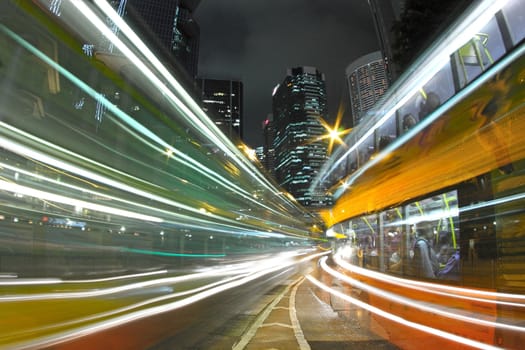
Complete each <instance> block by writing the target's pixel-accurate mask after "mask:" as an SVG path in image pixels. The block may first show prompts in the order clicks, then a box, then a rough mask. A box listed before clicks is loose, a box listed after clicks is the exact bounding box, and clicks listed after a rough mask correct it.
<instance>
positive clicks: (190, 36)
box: [113, 0, 200, 79]
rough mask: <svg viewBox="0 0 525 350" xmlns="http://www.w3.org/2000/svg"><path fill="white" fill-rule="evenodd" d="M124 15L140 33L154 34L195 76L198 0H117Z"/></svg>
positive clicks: (198, 30) (197, 52)
mask: <svg viewBox="0 0 525 350" xmlns="http://www.w3.org/2000/svg"><path fill="white" fill-rule="evenodd" d="M113 2H118V1H113ZM120 2H121V3H122V2H127V5H126V6H125V7H126V9H125V14H124V18H125V19H126V21H127V22H130V23H132V24H133V25H134V26H135V27H136V28H134V29H136V30H139V31H140V32H141V33H142V34H144V35H148V36H149V37H154V38H156V39H157V40H158V43H159V44H160V46H162V47H163V48H165V49H166V50H167V51H168V52H169V53H171V54H172V55H173V56H175V58H176V59H177V61H178V62H179V64H181V65H182V66H183V67H184V68H185V70H186V72H187V73H188V74H189V76H190V78H193V79H195V78H196V77H197V64H198V59H199V35H200V28H199V25H198V24H197V22H196V21H195V20H194V19H193V12H194V11H195V9H196V8H197V6H198V5H199V3H200V0H170V1H166V0H120Z"/></svg>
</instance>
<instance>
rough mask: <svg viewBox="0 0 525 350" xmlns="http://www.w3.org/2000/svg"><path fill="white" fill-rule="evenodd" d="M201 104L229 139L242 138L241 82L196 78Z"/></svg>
mask: <svg viewBox="0 0 525 350" xmlns="http://www.w3.org/2000/svg"><path fill="white" fill-rule="evenodd" d="M197 85H198V87H199V90H200V93H201V106H202V109H203V110H204V111H205V112H206V114H208V116H209V117H210V118H211V119H212V120H213V121H214V122H215V125H217V126H218V127H219V129H221V130H222V131H223V132H224V133H225V134H226V135H227V136H228V137H229V138H230V139H231V140H233V141H235V140H236V139H241V140H242V138H243V133H242V119H243V116H242V114H243V84H242V82H241V81H236V80H218V79H206V78H198V79H197Z"/></svg>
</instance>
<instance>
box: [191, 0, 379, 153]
mask: <svg viewBox="0 0 525 350" xmlns="http://www.w3.org/2000/svg"><path fill="white" fill-rule="evenodd" d="M194 17H195V19H196V21H197V22H198V23H199V25H200V28H201V34H200V35H201V36H200V53H199V76H201V77H207V78H215V79H234V80H242V82H243V84H244V127H243V129H244V141H245V142H246V143H247V144H248V145H250V146H251V147H257V146H261V145H262V126H261V125H262V122H263V120H264V119H266V116H267V115H268V113H271V111H272V98H271V94H272V90H273V88H274V87H275V86H276V85H277V84H278V83H281V82H282V81H283V80H284V78H285V76H286V69H287V68H291V67H297V66H314V67H316V68H317V69H319V70H320V71H321V72H322V73H324V74H325V76H326V84H327V97H328V112H329V118H328V119H329V121H333V120H334V118H335V115H336V113H337V110H338V106H339V104H340V102H341V101H344V104H345V105H347V104H348V102H347V100H348V97H347V96H348V93H347V92H346V89H345V87H344V86H345V81H344V80H345V78H344V76H345V75H344V74H345V68H346V66H347V65H348V64H349V63H351V62H352V61H353V60H355V59H356V58H358V57H360V56H362V55H364V54H367V53H369V52H372V51H375V50H377V49H378V43H377V38H376V35H375V31H374V28H373V23H372V17H371V14H370V9H369V7H368V3H367V1H366V0H202V1H201V3H200V5H199V7H198V8H197V10H196V12H195V14H194ZM344 116H345V118H350V112H349V109H348V108H346V111H345V114H344ZM343 123H345V122H344V121H343ZM345 124H346V125H348V122H346V123H345Z"/></svg>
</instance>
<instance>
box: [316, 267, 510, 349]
mask: <svg viewBox="0 0 525 350" xmlns="http://www.w3.org/2000/svg"><path fill="white" fill-rule="evenodd" d="M306 278H307V279H308V280H309V281H310V282H312V283H313V284H314V285H316V286H317V287H319V288H321V289H322V290H324V291H327V292H329V293H331V294H332V295H334V296H336V297H338V298H340V299H342V300H345V301H347V302H349V303H352V304H354V305H356V306H359V307H360V308H363V309H365V310H367V311H370V312H372V313H373V314H375V315H378V316H381V317H383V318H386V319H388V320H391V321H394V322H397V323H399V324H402V325H404V326H407V327H410V328H413V329H417V330H419V331H422V332H425V333H428V334H432V335H435V336H438V337H440V338H443V339H446V340H450V341H454V342H456V343H459V344H463V345H467V346H471V347H473V348H476V349H484V350H496V349H498V350H500V349H501V348H499V347H497V346H493V345H488V344H484V343H481V342H478V341H475V340H471V339H468V338H465V337H461V336H458V335H456V334H453V333H449V332H444V331H442V330H439V329H436V328H432V327H428V326H425V325H421V324H419V323H416V322H411V321H408V320H405V319H404V318H402V317H400V316H397V315H394V314H392V313H389V312H386V311H384V310H381V309H379V308H377V307H375V306H372V305H370V304H367V303H365V302H362V301H361V300H359V299H356V298H353V297H351V296H348V295H346V294H344V293H342V292H340V291H338V290H335V289H333V288H331V287H329V286H327V285H325V284H323V283H322V282H320V281H318V280H317V279H315V278H314V277H312V276H311V275H307V276H306Z"/></svg>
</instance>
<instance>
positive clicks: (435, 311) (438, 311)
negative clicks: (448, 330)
mask: <svg viewBox="0 0 525 350" xmlns="http://www.w3.org/2000/svg"><path fill="white" fill-rule="evenodd" d="M321 267H322V268H323V270H324V271H326V272H328V273H329V274H330V275H332V276H334V277H335V278H337V279H339V280H341V281H344V282H346V283H349V284H350V285H352V286H355V287H357V288H360V289H362V290H365V291H367V292H369V293H372V294H374V295H377V296H379V297H381V298H384V299H386V300H389V301H393V302H396V303H399V304H402V305H405V306H409V307H412V308H415V309H418V310H421V311H423V312H427V313H429V314H432V315H440V316H443V317H447V318H451V319H455V320H458V321H463V322H467V323H472V324H477V325H480V326H484V327H490V328H501V329H506V330H511V331H515V332H520V333H525V327H519V326H513V325H508V324H505V323H500V322H493V321H487V320H483V319H481V318H479V316H478V317H469V316H465V315H461V314H459V313H458V310H457V309H453V308H447V309H450V310H453V311H446V310H444V309H442V308H438V307H432V306H429V305H428V304H427V303H423V302H418V301H415V300H414V299H409V298H407V297H402V296H399V295H397V294H394V293H391V292H386V291H384V290H382V289H379V288H376V287H373V286H370V285H368V284H366V283H363V282H361V281H358V280H356V279H355V278H352V277H349V276H346V275H344V274H342V273H340V272H338V271H336V270H334V269H332V268H330V267H329V266H328V265H327V264H326V257H325V258H323V259H321ZM522 306H525V305H522Z"/></svg>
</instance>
